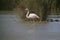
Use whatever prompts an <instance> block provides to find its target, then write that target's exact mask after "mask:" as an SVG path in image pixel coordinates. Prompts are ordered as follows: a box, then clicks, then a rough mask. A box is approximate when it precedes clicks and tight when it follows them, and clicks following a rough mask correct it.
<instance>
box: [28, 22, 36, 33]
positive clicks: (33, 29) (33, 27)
mask: <svg viewBox="0 0 60 40" xmlns="http://www.w3.org/2000/svg"><path fill="white" fill-rule="evenodd" d="M35 25H36V24H35V23H31V24H30V28H29V30H28V33H33V32H34V31H36V27H35Z"/></svg>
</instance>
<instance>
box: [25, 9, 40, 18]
mask: <svg viewBox="0 0 60 40" xmlns="http://www.w3.org/2000/svg"><path fill="white" fill-rule="evenodd" d="M25 10H26V11H27V14H26V18H28V19H36V18H37V19H39V18H40V17H39V16H38V15H36V14H35V13H29V9H28V8H26V9H25Z"/></svg>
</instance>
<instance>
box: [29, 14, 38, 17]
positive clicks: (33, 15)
mask: <svg viewBox="0 0 60 40" xmlns="http://www.w3.org/2000/svg"><path fill="white" fill-rule="evenodd" d="M29 16H31V17H37V18H39V16H38V15H36V14H33V13H31V14H30V15H29Z"/></svg>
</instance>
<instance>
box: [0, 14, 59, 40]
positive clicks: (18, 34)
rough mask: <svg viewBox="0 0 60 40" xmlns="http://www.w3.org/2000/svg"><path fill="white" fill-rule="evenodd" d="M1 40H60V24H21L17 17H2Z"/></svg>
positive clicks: (0, 22) (0, 19) (0, 24)
mask: <svg viewBox="0 0 60 40" xmlns="http://www.w3.org/2000/svg"><path fill="white" fill-rule="evenodd" d="M0 40H60V22H48V23H46V24H35V23H31V24H30V23H25V22H23V21H22V20H20V22H19V21H18V19H17V18H16V15H10V14H9V15H0Z"/></svg>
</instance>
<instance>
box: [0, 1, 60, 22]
mask: <svg viewBox="0 0 60 40" xmlns="http://www.w3.org/2000/svg"><path fill="white" fill-rule="evenodd" d="M26 7H27V8H29V10H30V12H35V13H36V14H37V15H39V16H40V18H41V20H42V21H45V20H46V18H47V15H48V14H60V0H0V10H7V11H12V10H15V11H16V12H18V15H19V16H20V17H21V18H22V19H24V18H25V15H26V11H25V10H24V9H25V8H26Z"/></svg>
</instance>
